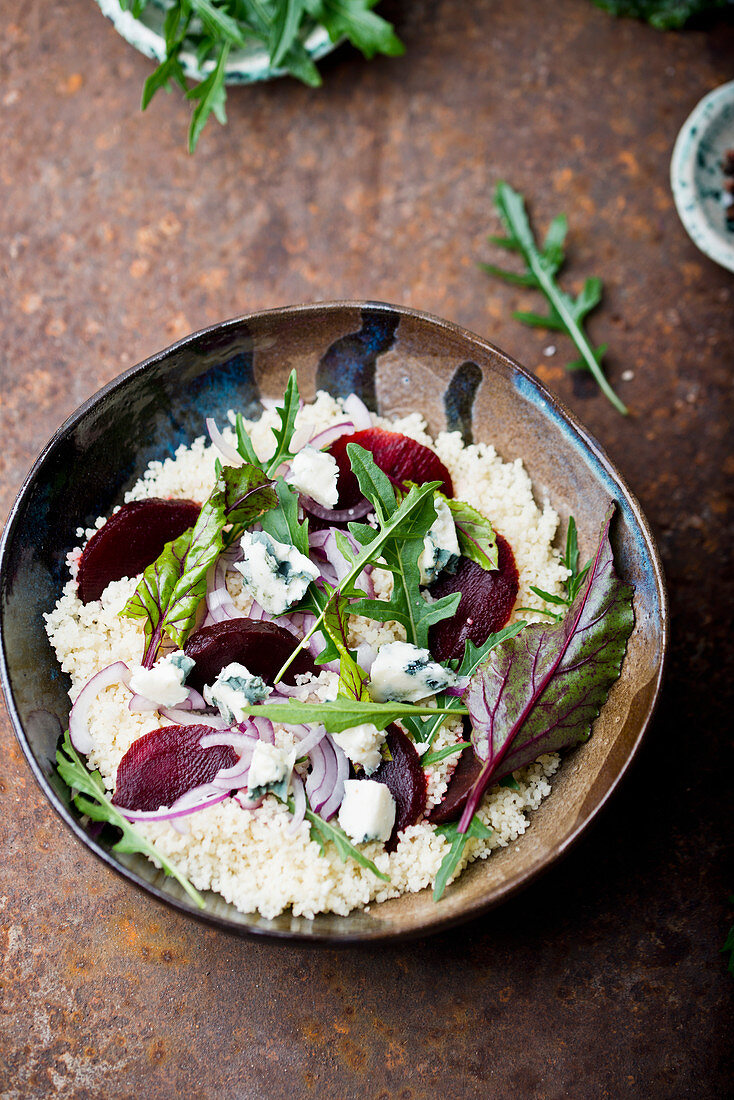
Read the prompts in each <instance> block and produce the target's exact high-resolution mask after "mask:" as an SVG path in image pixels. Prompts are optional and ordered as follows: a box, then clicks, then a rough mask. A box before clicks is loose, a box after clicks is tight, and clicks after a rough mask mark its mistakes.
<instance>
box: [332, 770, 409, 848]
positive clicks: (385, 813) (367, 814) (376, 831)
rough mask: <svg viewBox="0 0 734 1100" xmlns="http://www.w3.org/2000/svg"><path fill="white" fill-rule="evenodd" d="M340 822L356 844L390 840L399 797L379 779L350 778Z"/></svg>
mask: <svg viewBox="0 0 734 1100" xmlns="http://www.w3.org/2000/svg"><path fill="white" fill-rule="evenodd" d="M339 824H340V825H341V827H342V829H343V830H344V832H345V833H346V834H347V836H348V837H350V838H351V839H352V840H353V841H354V843H355V844H366V843H367V841H368V840H380V841H383V842H384V841H386V840H389V839H390V833H391V832H392V830H393V826H394V824H395V799H394V798H393V796H392V794H391V793H390V791H389V789H388V787H387V786H386V785H385V784H384V783H378V782H377V781H376V780H375V779H347V780H345V782H344V799H343V801H342V804H341V806H340V807H339Z"/></svg>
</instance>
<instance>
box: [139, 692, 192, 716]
mask: <svg viewBox="0 0 734 1100" xmlns="http://www.w3.org/2000/svg"><path fill="white" fill-rule="evenodd" d="M182 705H183V704H182ZM127 709H128V710H129V711H130V713H131V714H148V713H149V712H150V711H153V710H158V704H157V703H154V702H153V700H152V699H148V698H146V696H145V695H137V694H134V695H132V696H131V698H130V702H129V703H128V704H127Z"/></svg>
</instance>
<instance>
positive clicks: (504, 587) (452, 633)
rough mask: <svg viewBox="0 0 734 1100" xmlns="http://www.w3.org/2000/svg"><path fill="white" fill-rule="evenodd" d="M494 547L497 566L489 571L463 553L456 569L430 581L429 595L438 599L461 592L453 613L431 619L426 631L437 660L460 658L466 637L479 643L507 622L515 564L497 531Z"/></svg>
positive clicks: (515, 584)
mask: <svg viewBox="0 0 734 1100" xmlns="http://www.w3.org/2000/svg"><path fill="white" fill-rule="evenodd" d="M497 551H498V553H497V559H498V562H497V569H493V570H492V571H491V572H488V571H487V570H486V569H482V567H481V565H477V563H476V562H473V561H470V559H469V558H463V557H462V558H460V559H459V565H458V568H457V570H456V572H455V573H453V574H450V573H447V574H444V575H443V576H442V577H440V578H439V579H438V580H437V581H436V583H435V584H432V585H431V588H430V592H431V595H432V596H434V597H436V598H437V599H438V598H439V597H440V596H448V595H450V594H451V593H452V592H461V599H460V600H459V606H458V607H457V609H456V614H455V615H454V616H453V617H452V618H450V619H442V620H441V621H440V622H438V623H434V625H433V626H432V627H431V629H430V630H429V632H428V646H429V649H430V650H431V653H432V654H433V656H434V657H435V658H436V660H437V661H448V660H450V659H451V658H452V657H458V658H459V659H461V658H462V657H463V656H464V643H465V642H466V639H467V638H470V639H471V640H472V642H474V645H481V644H482V643H483V642H486V640H487V638H488V637H489V635H490V634H494V633H495V632H496V631H498V630H501V629H502V627H503V626H505V624H506V623H507V620H508V619H509V617H510V615H511V613H512V609H513V607H514V606H515V600H516V599H517V589H518V576H517V566H516V565H515V555H514V554H513V552H512V548H511V546H510V544H509V542H508V541H507V539H504V538H503V537H502V535H497Z"/></svg>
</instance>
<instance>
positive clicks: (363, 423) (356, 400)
mask: <svg viewBox="0 0 734 1100" xmlns="http://www.w3.org/2000/svg"><path fill="white" fill-rule="evenodd" d="M343 407H344V412H345V413H347V414H348V415H349V416H350V417H351V418H352V421H353V422H354V427H355V430H356V431H358V432H361V431H364V429H365V428H371V427H372V413H371V412H370V410H369V409H368V408H367V406H366V405H365V403H364V401H363V400H362V399H361V397H357V395H356V393H350V395H349V397H347V398H346V400H345V401H344V406H343Z"/></svg>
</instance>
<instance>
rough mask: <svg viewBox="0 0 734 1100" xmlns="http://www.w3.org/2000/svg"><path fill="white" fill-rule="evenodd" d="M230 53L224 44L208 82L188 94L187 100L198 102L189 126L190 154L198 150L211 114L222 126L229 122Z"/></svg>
mask: <svg viewBox="0 0 734 1100" xmlns="http://www.w3.org/2000/svg"><path fill="white" fill-rule="evenodd" d="M229 51H230V43H229V42H224V43H223V44H222V46H221V47H220V49H219V53H218V55H217V61H216V64H215V66H214V68H213V69H212V71H211V72H210V73H209V76H208V77H207V78H206V80H202V82H201V84H197V85H195V86H194V87H193V88H189V90H188V92H187V93H186V98H187V99H196V100H198V103H197V104H196V106H195V107H194V113H193V114H192V116H191V125H190V126H189V152H190V153H193V152H194V150H195V149H196V146H197V143H198V141H199V138H200V137H201V131H202V130H203V129H204V127H205V126H206V123H207V119H208V118H209V116H210V115H211V114H213V115H214V117H215V118H216V119H217V121H218V122H220V123H221V124H222V126H224V125H225V124H226V122H227V112H226V111H225V108H224V102H225V99H226V98H227V92H226V90H225V87H224V73H225V68H226V65H227V58H228V56H229Z"/></svg>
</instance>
